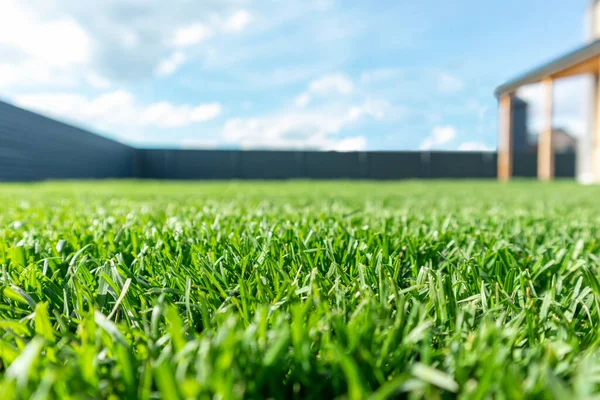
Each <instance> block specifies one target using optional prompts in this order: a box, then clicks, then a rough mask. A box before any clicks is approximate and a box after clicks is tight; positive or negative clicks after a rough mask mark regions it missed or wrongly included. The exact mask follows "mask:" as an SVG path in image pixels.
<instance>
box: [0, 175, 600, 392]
mask: <svg viewBox="0 0 600 400" xmlns="http://www.w3.org/2000/svg"><path fill="white" fill-rule="evenodd" d="M598 195H600V189H598V188H595V187H581V186H577V185H575V184H573V183H569V182H558V183H555V184H552V185H541V184H537V183H536V184H532V183H529V182H515V183H513V184H510V185H498V184H496V183H492V182H462V183H458V182H453V183H449V182H407V183H368V182H361V183H350V182H322V183H315V182H280V183H267V182H248V183H241V182H231V183H218V182H216V183H202V184H199V183H162V182H144V183H140V182H127V181H126V182H101V183H89V182H85V183H83V182H79V183H77V182H74V183H45V184H30V185H4V186H0V204H1V207H2V208H1V210H2V211H1V212H0V267H1V268H2V271H1V276H0V285H1V287H0V297H1V299H2V301H1V302H0V331H1V333H2V335H1V337H0V361H1V365H0V371H2V379H1V381H0V397H1V398H2V399H10V398H29V397H35V398H48V397H50V398H109V397H111V396H113V397H121V398H124V397H127V398H168V399H177V398H213V396H215V395H216V396H217V397H218V398H242V397H243V398H268V397H271V398H294V397H298V398H318V399H321V398H333V397H345V398H350V399H361V398H366V397H369V396H371V397H372V398H422V397H427V398H455V397H460V398H487V397H489V396H491V397H493V398H548V399H550V398H583V397H586V396H588V395H592V394H596V393H597V392H598V389H599V386H598V382H599V379H600V375H599V374H598V371H600V368H599V367H600V363H599V362H598V361H597V360H598V359H599V358H598V356H599V355H600V354H599V352H598V344H599V343H600V341H599V336H598V327H599V326H600V325H599V305H600V304H599V302H600V282H599V281H598V254H599V250H600V243H599V241H598V233H599V231H598V229H599V227H600V218H599V216H598V215H599V213H598V212H599V211H600V206H599V205H598V200H597V199H598V198H599V196H598Z"/></svg>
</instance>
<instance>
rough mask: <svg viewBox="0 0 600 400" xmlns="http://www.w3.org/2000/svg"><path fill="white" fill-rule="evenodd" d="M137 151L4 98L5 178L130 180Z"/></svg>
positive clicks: (0, 112)
mask: <svg viewBox="0 0 600 400" xmlns="http://www.w3.org/2000/svg"><path fill="white" fill-rule="evenodd" d="M135 152H136V150H135V149H133V148H132V147H129V146H126V145H124V144H121V143H117V142H115V141H113V140H110V139H107V138H104V137H102V136H98V135H95V134H93V133H91V132H88V131H85V130H83V129H79V128H75V127H73V126H71V125H67V124H64V123H62V122H58V121H55V120H53V119H50V118H46V117H44V116H41V115H39V114H36V113H32V112H30V111H26V110H23V109H21V108H18V107H15V106H12V105H10V104H7V103H4V102H0V181H29V180H41V179H89V178H127V177H131V176H132V174H133V172H134V171H133V161H134V159H135Z"/></svg>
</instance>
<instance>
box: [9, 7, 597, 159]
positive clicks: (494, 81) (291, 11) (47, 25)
mask: <svg viewBox="0 0 600 400" xmlns="http://www.w3.org/2000/svg"><path fill="white" fill-rule="evenodd" d="M587 4H588V1H587V0H569V1H564V0H503V1H498V2H492V1H481V0H455V1H452V2H447V1H441V0H435V1H434V0H420V1H412V0H395V1H389V0H385V1H384V0H380V1H372V2H371V1H340V0H337V1H336V0H303V1H296V2H293V1H275V0H269V1H259V0H255V1H253V0H204V1H191V0H171V1H170V2H165V1H163V0H160V1H158V0H91V1H86V2H85V4H84V3H83V2H81V0H30V1H27V2H23V1H20V0H4V1H3V2H2V4H1V5H0V52H1V53H2V54H3V57H2V59H0V98H3V99H5V100H7V101H10V102H13V103H15V104H18V105H20V106H22V107H25V108H30V109H35V110H38V111H40V112H43V113H45V114H49V115H52V116H56V117H59V118H61V119H64V120H68V121H71V122H75V123H77V124H78V125H83V126H85V127H88V128H90V129H92V130H95V131H98V132H101V133H103V134H106V135H108V136H111V137H115V138H118V139H119V140H122V141H124V142H127V143H132V144H135V145H138V146H147V147H154V146H163V147H164V146H167V147H187V148H215V147H216V148H312V149H322V150H341V151H344V150H363V149H367V150H417V149H446V150H451V149H452V150H453V149H463V150H476V149H493V148H495V146H496V133H497V127H496V126H497V104H496V100H495V98H494V97H493V90H494V88H495V87H496V86H497V85H499V84H501V83H503V82H504V81H505V80H507V79H509V78H512V77H514V76H515V75H518V74H520V73H522V72H525V71H527V70H528V69H531V68H532V67H535V66H537V65H539V64H541V63H543V62H545V61H548V60H549V59H552V58H554V57H556V56H558V55H560V54H562V53H563V52H565V51H569V50H571V49H573V48H574V47H577V46H580V45H582V44H583V43H584V41H585V25H584V15H585V9H586V6H587ZM585 90H586V81H585V80H583V79H576V80H572V81H567V82H563V83H561V84H560V85H558V86H557V88H556V103H557V105H556V109H557V124H559V125H561V126H564V127H566V128H568V129H570V130H571V131H572V132H573V133H574V134H581V132H582V131H583V130H584V129H585V110H584V101H583V100H584V99H585V93H584V92H585ZM522 95H523V97H525V98H527V99H528V100H530V101H531V102H532V103H533V104H534V105H533V107H532V121H531V126H532V130H533V131H534V132H535V131H536V129H537V126H538V125H539V122H538V120H539V118H538V117H537V114H538V105H537V104H538V103H539V101H538V100H539V91H538V90H537V88H536V87H530V88H526V89H524V91H523V92H522Z"/></svg>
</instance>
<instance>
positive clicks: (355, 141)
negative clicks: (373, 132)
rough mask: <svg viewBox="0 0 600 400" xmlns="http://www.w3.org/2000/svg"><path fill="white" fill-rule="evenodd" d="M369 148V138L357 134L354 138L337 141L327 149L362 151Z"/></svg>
mask: <svg viewBox="0 0 600 400" xmlns="http://www.w3.org/2000/svg"><path fill="white" fill-rule="evenodd" d="M366 148H367V138H366V137H364V136H357V137H353V138H347V139H341V140H339V141H337V142H336V143H333V144H332V145H331V146H330V147H329V148H327V149H326V150H332V151H340V152H342V151H362V150H365V149H366Z"/></svg>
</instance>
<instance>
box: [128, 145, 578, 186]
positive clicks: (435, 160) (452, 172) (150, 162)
mask: <svg viewBox="0 0 600 400" xmlns="http://www.w3.org/2000/svg"><path fill="white" fill-rule="evenodd" d="M136 164H137V165H138V170H139V171H141V174H140V175H139V177H141V178H148V179H206V180H210V179H265V180H269V179H371V180H400V179H495V178H496V168H497V156H496V153H492V152H348V153H336V152H317V151H225V150H223V151H221V150H138V151H137V153H136ZM555 164H556V176H557V177H560V178H573V177H575V155H574V154H570V153H565V154H557V155H556V163H555ZM514 175H515V177H529V178H534V177H536V176H537V155H536V154H534V153H533V154H532V153H517V154H515V158H514Z"/></svg>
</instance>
